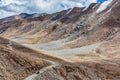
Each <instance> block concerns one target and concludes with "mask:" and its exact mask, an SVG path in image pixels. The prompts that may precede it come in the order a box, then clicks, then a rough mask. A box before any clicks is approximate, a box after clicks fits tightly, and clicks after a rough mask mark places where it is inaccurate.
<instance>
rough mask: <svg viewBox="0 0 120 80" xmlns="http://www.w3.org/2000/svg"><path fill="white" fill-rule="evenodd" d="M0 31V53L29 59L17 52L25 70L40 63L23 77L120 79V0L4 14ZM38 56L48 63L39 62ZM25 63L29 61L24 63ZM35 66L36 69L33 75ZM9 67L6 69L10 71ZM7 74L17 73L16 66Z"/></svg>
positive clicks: (29, 79)
mask: <svg viewBox="0 0 120 80" xmlns="http://www.w3.org/2000/svg"><path fill="white" fill-rule="evenodd" d="M0 36H1V39H0V44H1V46H0V48H5V49H1V50H0V54H2V53H3V52H2V51H4V52H5V51H6V50H7V52H8V54H7V55H9V54H11V55H12V53H14V54H15V53H16V54H15V55H14V56H12V57H10V58H12V60H13V62H14V61H16V56H18V57H19V56H22V57H24V60H25V61H22V60H21V59H20V58H17V62H15V63H16V65H17V66H18V65H20V66H22V67H19V68H20V69H23V67H24V69H25V70H26V71H27V70H28V68H27V67H28V66H29V65H31V66H32V67H33V68H35V67H37V68H35V70H34V69H32V68H30V70H29V71H28V73H29V74H27V72H24V73H25V75H24V76H23V78H26V79H25V80H107V79H108V80H119V79H120V69H119V66H120V0H108V1H105V2H104V3H92V4H91V5H90V6H89V7H74V8H71V9H68V10H63V11H60V12H56V13H53V14H46V13H43V14H27V13H21V14H19V15H15V16H10V17H7V18H4V19H0ZM4 38H6V39H4ZM8 39H9V40H8ZM6 40H7V41H6ZM10 46H11V47H10ZM24 46H25V47H24ZM11 48H12V49H11ZM20 52H21V54H20ZM4 54H6V53H4ZM24 54H25V55H24ZM42 55H43V56H42ZM28 56H29V57H30V59H29V57H28ZM32 56H33V60H32V61H31V58H32ZM4 57H5V56H4ZM14 57H15V59H14ZM26 59H28V62H27V60H26ZM37 59H39V60H37ZM40 59H42V60H43V64H44V62H45V63H46V64H47V66H46V67H44V66H43V68H41V67H40V63H39V61H42V60H40ZM55 59H56V60H55ZM0 60H1V61H3V60H2V59H1V58H0ZM7 60H8V61H9V59H7ZM44 60H45V61H44ZM32 62H33V64H32ZM24 63H26V64H27V63H28V64H29V65H28V66H23V64H24ZM34 63H39V64H35V65H34ZM10 64H11V65H13V64H12V63H10ZM50 64H52V66H51V65H50ZM0 65H1V64H0ZM24 65H25V64H24ZM14 68H15V67H12V69H14ZM0 70H2V68H1V67H0ZM5 70H6V69H5ZM38 70H39V71H38ZM15 71H17V69H16V70H15ZM15 71H14V73H15ZM32 71H33V72H32ZM35 71H38V72H37V73H35V74H33V75H31V76H29V75H30V74H32V73H34V72H35ZM7 72H9V71H7V70H6V73H3V74H5V76H7ZM21 73H22V72H21V71H18V73H16V74H17V76H19V78H16V79H14V78H12V77H10V78H11V79H10V80H21V79H23V78H22V77H20V75H21ZM9 75H10V76H14V74H12V72H11V73H9ZM28 76H29V77H28ZM0 79H1V80H4V79H5V77H0ZM6 80H8V79H6Z"/></svg>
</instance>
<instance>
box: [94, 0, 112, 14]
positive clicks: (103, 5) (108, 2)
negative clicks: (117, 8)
mask: <svg viewBox="0 0 120 80" xmlns="http://www.w3.org/2000/svg"><path fill="white" fill-rule="evenodd" d="M111 2H112V0H108V1H105V2H103V3H102V4H101V5H100V7H99V8H98V10H97V11H96V12H97V13H99V12H101V11H103V10H105V9H106V8H107V7H108V5H109V4H110V3H111Z"/></svg>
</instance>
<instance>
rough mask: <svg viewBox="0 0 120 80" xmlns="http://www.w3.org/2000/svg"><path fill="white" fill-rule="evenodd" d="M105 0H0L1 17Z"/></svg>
mask: <svg viewBox="0 0 120 80" xmlns="http://www.w3.org/2000/svg"><path fill="white" fill-rule="evenodd" d="M103 1H104V0H0V18H4V17H8V16H11V15H16V14H20V13H30V14H32V13H54V12H58V11H61V10H65V9H69V8H73V7H85V6H89V4H90V3H94V2H103Z"/></svg>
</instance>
